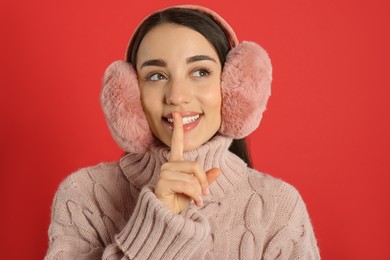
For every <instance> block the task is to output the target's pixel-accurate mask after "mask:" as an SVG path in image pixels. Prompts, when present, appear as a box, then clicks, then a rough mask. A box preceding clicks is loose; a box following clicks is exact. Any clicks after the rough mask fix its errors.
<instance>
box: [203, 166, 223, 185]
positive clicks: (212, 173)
mask: <svg viewBox="0 0 390 260" xmlns="http://www.w3.org/2000/svg"><path fill="white" fill-rule="evenodd" d="M221 174H222V172H221V170H220V169H219V168H212V169H210V170H208V171H207V172H206V177H207V181H208V183H209V184H211V183H213V182H214V181H215V180H216V179H217V178H218V177H219V176H220V175H221Z"/></svg>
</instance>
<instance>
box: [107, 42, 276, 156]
mask: <svg viewBox="0 0 390 260" xmlns="http://www.w3.org/2000/svg"><path fill="white" fill-rule="evenodd" d="M271 80H272V67H271V62H270V59H269V58H268V55H267V53H266V52H265V51H264V50H263V49H262V48H261V47H260V46H259V45H257V44H256V43H253V42H242V43H240V44H238V45H237V46H236V47H235V48H233V49H232V50H231V51H230V52H229V54H228V56H227V59H226V62H225V66H224V68H223V72H222V75H221V93H222V111H221V113H222V124H221V127H220V130H219V132H220V133H221V134H222V135H225V136H229V137H232V138H235V139H239V138H243V137H245V136H247V135H249V134H250V133H252V132H253V131H254V130H255V129H256V128H257V127H258V126H259V123H260V120H261V117H262V113H263V112H264V110H265V108H266V103H267V100H268V97H269V96H270V93H271ZM100 100H101V105H102V108H103V112H104V115H105V117H106V121H107V123H108V127H109V129H110V131H111V134H112V136H113V138H114V139H115V141H116V142H117V143H118V145H119V146H120V147H121V148H122V149H123V150H124V151H126V152H130V153H143V152H145V151H147V150H148V147H149V146H150V145H151V144H152V143H153V140H154V137H153V135H152V133H151V131H150V128H149V125H148V122H147V120H146V116H145V113H144V112H143V109H142V105H141V97H140V92H139V87H138V80H137V74H136V72H135V70H134V68H133V66H132V65H131V64H130V63H127V62H125V61H116V62H114V63H112V64H111V65H110V66H109V67H108V68H107V70H106V72H105V73H104V77H103V88H102V91H101V96H100Z"/></svg>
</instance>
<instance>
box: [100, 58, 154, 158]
mask: <svg viewBox="0 0 390 260" xmlns="http://www.w3.org/2000/svg"><path fill="white" fill-rule="evenodd" d="M100 102H101V105H102V108H103V112H104V115H105V117H106V121H107V124H108V127H109V129H110V131H111V135H112V136H113V138H114V139H115V141H116V142H117V143H118V145H119V146H120V147H121V148H122V149H123V150H124V151H126V152H129V153H144V152H145V151H147V149H148V147H149V145H151V144H152V143H153V135H152V133H151V131H150V129H149V124H148V122H147V121H146V116H145V113H144V112H143V110H142V105H141V98H140V93H139V87H138V80H137V74H136V72H135V70H134V68H133V66H132V65H131V64H130V63H127V62H125V61H116V62H114V63H112V64H111V65H110V66H109V67H108V68H107V70H106V71H105V73H104V76H103V88H102V91H101V94H100Z"/></svg>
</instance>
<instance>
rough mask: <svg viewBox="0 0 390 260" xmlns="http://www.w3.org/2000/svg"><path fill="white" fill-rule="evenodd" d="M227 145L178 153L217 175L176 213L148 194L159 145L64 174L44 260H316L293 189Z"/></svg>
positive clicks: (219, 142)
mask: <svg viewBox="0 0 390 260" xmlns="http://www.w3.org/2000/svg"><path fill="white" fill-rule="evenodd" d="M231 142H232V139H230V138H227V137H223V136H216V137H214V138H213V139H212V140H210V141H209V142H207V143H205V144H204V145H202V146H201V147H199V148H197V149H195V150H192V151H189V152H185V153H184V159H186V160H197V161H198V162H199V163H200V164H201V165H202V166H203V167H204V169H205V170H208V169H210V168H214V167H218V168H220V169H221V172H222V174H221V175H220V176H219V177H218V178H217V179H216V180H215V181H214V182H213V183H212V184H210V186H209V192H208V195H206V196H204V206H203V207H201V208H199V207H197V206H196V205H194V203H191V204H190V206H189V207H188V208H187V209H186V210H184V211H183V212H181V213H180V214H174V213H173V212H171V211H170V210H169V209H168V208H166V207H165V206H164V205H163V204H162V203H161V202H160V201H159V200H158V199H157V198H156V196H155V194H154V193H153V189H154V185H155V184H156V182H157V180H158V176H159V171H160V167H161V165H162V164H163V163H164V162H166V161H167V158H168V157H169V148H168V147H166V146H163V145H154V146H152V147H150V149H149V151H148V152H146V153H145V154H127V155H125V156H123V157H122V158H121V159H120V161H119V162H114V163H101V164H99V165H97V166H94V167H89V168H84V169H81V170H79V171H77V172H75V173H73V174H71V175H70V176H68V177H67V178H66V179H65V180H64V181H63V182H62V183H61V185H60V187H59V189H58V191H57V193H56V195H55V199H54V202H53V206H52V217H51V224H50V227H49V248H48V251H47V255H46V257H45V259H47V260H48V259H254V258H255V259H320V255H319V250H318V247H317V242H316V238H315V236H314V232H313V228H312V225H311V222H310V219H309V215H308V212H307V209H306V206H305V204H304V202H303V200H302V198H301V196H300V195H299V193H298V192H297V190H296V189H295V188H294V187H292V186H291V185H289V184H287V183H285V182H283V181H281V180H279V179H276V178H274V177H271V176H270V175H267V174H263V173H260V172H258V171H256V170H254V169H251V168H249V167H247V165H246V163H245V162H243V161H242V160H241V159H240V158H239V157H237V156H236V155H235V154H233V153H231V152H230V151H229V150H228V148H229V146H230V144H231Z"/></svg>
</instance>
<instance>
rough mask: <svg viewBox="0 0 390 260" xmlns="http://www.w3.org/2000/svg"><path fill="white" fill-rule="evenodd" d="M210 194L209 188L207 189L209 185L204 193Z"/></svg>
mask: <svg viewBox="0 0 390 260" xmlns="http://www.w3.org/2000/svg"><path fill="white" fill-rule="evenodd" d="M209 194H210V189H209V186H207V187H206V195H209Z"/></svg>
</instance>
